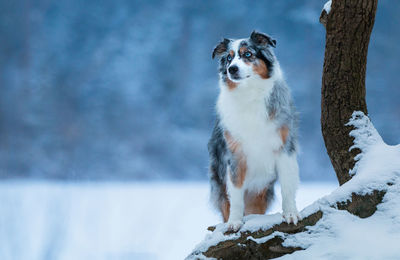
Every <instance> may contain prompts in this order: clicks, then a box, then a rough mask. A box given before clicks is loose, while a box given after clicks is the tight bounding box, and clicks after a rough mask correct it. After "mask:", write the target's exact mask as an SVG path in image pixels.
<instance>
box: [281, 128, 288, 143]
mask: <svg viewBox="0 0 400 260" xmlns="http://www.w3.org/2000/svg"><path fill="white" fill-rule="evenodd" d="M279 134H280V135H281V139H282V143H283V144H286V141H287V137H288V135H289V128H288V127H287V126H285V125H284V126H282V127H281V128H280V129H279Z"/></svg>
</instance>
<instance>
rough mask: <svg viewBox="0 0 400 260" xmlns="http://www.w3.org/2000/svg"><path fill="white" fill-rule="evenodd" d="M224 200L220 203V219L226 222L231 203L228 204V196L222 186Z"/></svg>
mask: <svg viewBox="0 0 400 260" xmlns="http://www.w3.org/2000/svg"><path fill="white" fill-rule="evenodd" d="M224 194H225V196H224V200H223V201H222V203H221V208H220V210H221V214H222V219H223V220H224V222H227V221H228V219H229V212H230V208H231V203H230V202H229V199H228V195H227V194H226V186H224Z"/></svg>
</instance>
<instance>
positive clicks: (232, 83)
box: [226, 78, 237, 90]
mask: <svg viewBox="0 0 400 260" xmlns="http://www.w3.org/2000/svg"><path fill="white" fill-rule="evenodd" d="M226 85H228V88H229V90H234V89H235V88H236V87H237V83H235V82H233V81H232V80H230V79H229V78H226Z"/></svg>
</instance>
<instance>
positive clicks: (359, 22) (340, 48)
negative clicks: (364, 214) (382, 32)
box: [320, 0, 378, 185]
mask: <svg viewBox="0 0 400 260" xmlns="http://www.w3.org/2000/svg"><path fill="white" fill-rule="evenodd" d="M377 2H378V0H333V1H332V8H331V11H330V13H329V14H327V13H326V12H325V11H323V13H322V14H321V18H320V20H321V22H322V23H324V25H325V27H326V44H325V61H324V69H323V76H322V92H321V94H322V95H321V128H322V135H323V137H324V141H325V146H326V149H327V151H328V155H329V158H330V159H331V162H332V165H333V168H334V169H335V172H336V176H337V179H338V181H339V184H340V185H342V184H343V183H345V182H347V181H348V180H349V179H351V175H350V173H349V172H350V170H351V169H352V168H353V167H354V164H355V161H354V157H355V156H356V155H357V154H358V153H359V150H356V149H355V150H352V151H351V152H349V149H350V147H351V146H352V145H353V138H352V137H350V136H349V133H350V131H351V130H352V128H351V127H348V126H345V124H346V123H347V122H348V121H349V119H350V117H351V115H352V113H353V111H356V110H357V111H362V112H364V114H366V115H367V104H366V101H365V94H366V92H365V74H366V64H367V53H368V44H369V39H370V35H371V32H372V27H373V25H374V21H375V13H376V7H377Z"/></svg>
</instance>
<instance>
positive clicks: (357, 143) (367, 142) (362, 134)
mask: <svg viewBox="0 0 400 260" xmlns="http://www.w3.org/2000/svg"><path fill="white" fill-rule="evenodd" d="M346 126H353V127H354V128H355V129H354V130H352V131H351V132H350V136H352V137H354V144H353V145H352V146H351V147H350V149H349V151H351V150H353V149H360V150H361V153H359V154H358V155H357V156H356V157H355V158H354V160H355V161H356V162H357V163H356V165H355V166H354V168H353V169H352V170H351V171H350V174H351V175H354V174H355V173H356V172H357V169H358V162H359V161H360V159H361V158H362V156H363V154H365V153H366V152H368V150H369V148H370V147H372V146H374V145H376V144H381V143H383V140H382V137H381V136H380V135H379V133H378V131H376V129H375V127H374V125H373V124H372V122H371V120H370V119H369V118H368V116H366V115H365V114H364V113H363V112H361V111H354V112H353V115H352V116H351V118H350V121H349V122H348V123H347V124H346Z"/></svg>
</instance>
